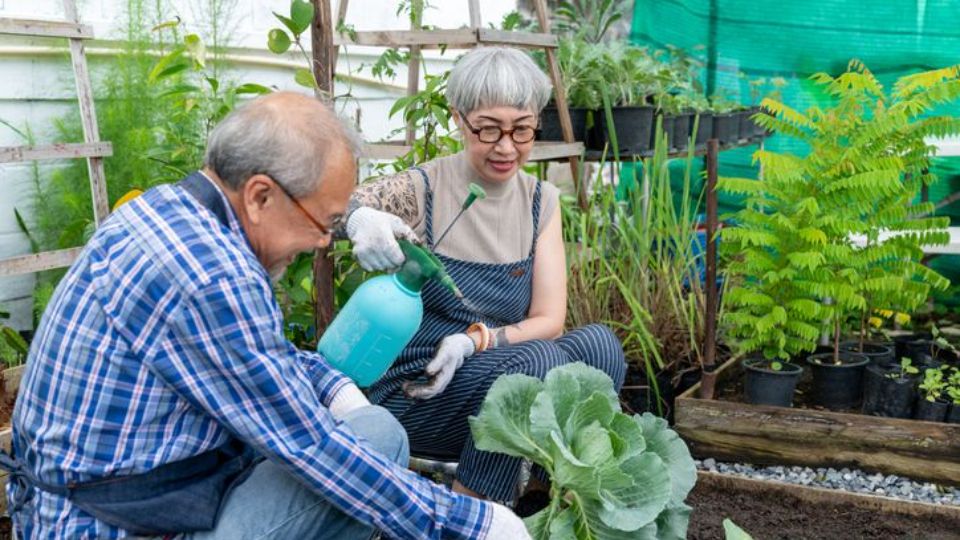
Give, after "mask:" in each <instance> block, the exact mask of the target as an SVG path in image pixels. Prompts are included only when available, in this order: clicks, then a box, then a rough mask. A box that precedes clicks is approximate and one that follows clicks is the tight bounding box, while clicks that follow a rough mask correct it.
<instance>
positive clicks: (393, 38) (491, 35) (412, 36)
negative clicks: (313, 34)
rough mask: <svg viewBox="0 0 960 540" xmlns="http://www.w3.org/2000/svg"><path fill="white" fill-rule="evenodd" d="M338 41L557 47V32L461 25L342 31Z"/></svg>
mask: <svg viewBox="0 0 960 540" xmlns="http://www.w3.org/2000/svg"><path fill="white" fill-rule="evenodd" d="M333 44H334V45H362V46H365V47H391V48H396V47H423V48H425V49H433V48H439V47H443V48H449V49H461V48H470V47H473V46H474V45H478V44H484V45H512V46H514V47H530V48H538V49H542V48H555V47H557V36H555V35H553V34H544V33H539V32H507V31H503V30H494V29H491V28H458V29H455V30H380V31H376V30H365V31H360V32H354V33H352V34H347V33H341V34H337V35H335V36H334V38H333Z"/></svg>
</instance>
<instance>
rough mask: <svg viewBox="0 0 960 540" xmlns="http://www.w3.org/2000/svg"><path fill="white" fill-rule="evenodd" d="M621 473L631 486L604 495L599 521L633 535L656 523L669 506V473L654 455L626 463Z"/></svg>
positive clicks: (650, 453)
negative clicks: (635, 531) (629, 480)
mask: <svg viewBox="0 0 960 540" xmlns="http://www.w3.org/2000/svg"><path fill="white" fill-rule="evenodd" d="M620 470H621V471H622V473H623V474H625V475H626V476H627V477H629V478H630V479H631V480H632V483H630V484H628V485H624V486H622V487H617V488H615V489H609V490H608V489H603V490H602V491H601V501H602V510H601V511H600V519H602V520H603V522H604V523H605V524H606V525H607V526H609V527H612V528H614V529H618V530H622V531H634V530H637V529H639V528H640V527H643V526H645V525H646V524H648V523H650V522H652V521H654V520H656V518H657V516H658V515H660V513H661V512H662V511H663V509H664V508H666V506H667V503H669V502H670V500H671V499H670V489H671V487H670V486H671V484H670V471H669V470H668V468H667V464H666V463H664V461H663V460H662V459H660V456H658V455H657V454H655V453H653V452H644V453H643V454H642V455H639V456H635V457H632V458H630V459H628V460H626V461H624V462H623V463H622V464H621V467H620ZM608 483H609V482H604V484H608Z"/></svg>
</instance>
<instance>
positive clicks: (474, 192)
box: [433, 182, 487, 249]
mask: <svg viewBox="0 0 960 540" xmlns="http://www.w3.org/2000/svg"><path fill="white" fill-rule="evenodd" d="M486 197H487V192H486V191H484V190H483V188H482V187H480V186H479V185H477V184H474V183H473V182H470V194H469V195H467V200H465V201H463V204H462V205H460V211H459V212H457V215H456V217H454V218H453V221H451V222H450V224H449V225H447V228H446V229H444V230H443V234H441V235H440V239H439V240H437V241H436V242H434V243H433V249H437V246H439V245H440V242H443V239H444V238H446V236H447V233H448V232H450V229H452V228H453V224H454V223H456V222H457V220H458V219H460V216H462V215H463V213H464V212H466V210H467V208H470V206H471V205H472V204H473V203H474V202H476V201H478V200H480V199H485V198H486Z"/></svg>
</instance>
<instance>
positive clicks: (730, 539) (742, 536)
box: [723, 518, 753, 540]
mask: <svg viewBox="0 0 960 540" xmlns="http://www.w3.org/2000/svg"><path fill="white" fill-rule="evenodd" d="M723 532H724V534H725V535H726V536H725V537H726V540H753V537H752V536H750V535H749V534H747V531H745V530H743V529H741V528H740V527H738V526H737V524H736V523H734V522H732V521H730V518H726V519H724V520H723Z"/></svg>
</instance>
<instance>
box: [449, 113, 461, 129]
mask: <svg viewBox="0 0 960 540" xmlns="http://www.w3.org/2000/svg"><path fill="white" fill-rule="evenodd" d="M450 118H453V123H454V124H456V125H457V128H458V129H459V130H460V131H463V119H462V118H460V111H458V110H456V109H454V108H453V107H450Z"/></svg>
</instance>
